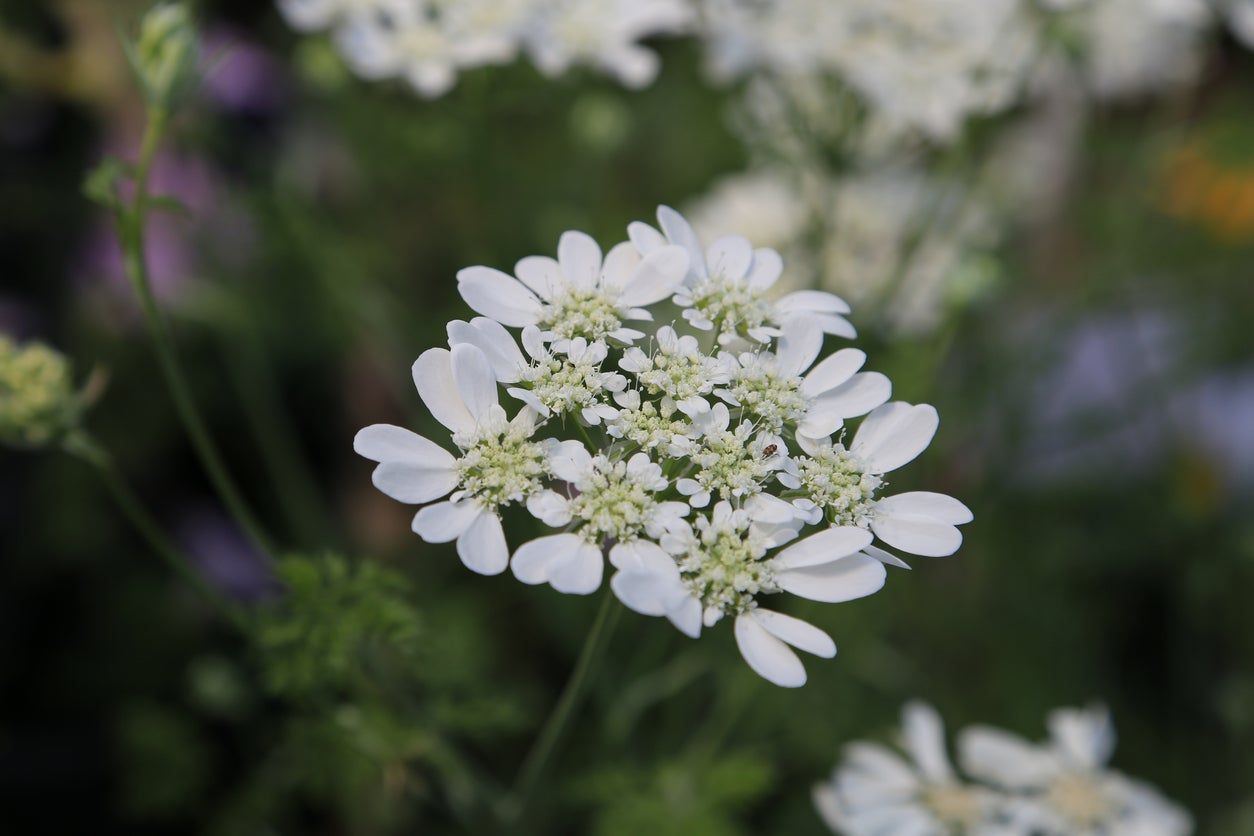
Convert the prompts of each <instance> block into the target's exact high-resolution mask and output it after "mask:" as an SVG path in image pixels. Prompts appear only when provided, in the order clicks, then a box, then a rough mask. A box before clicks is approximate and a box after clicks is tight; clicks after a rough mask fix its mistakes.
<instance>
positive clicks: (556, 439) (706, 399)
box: [355, 207, 971, 687]
mask: <svg viewBox="0 0 1254 836" xmlns="http://www.w3.org/2000/svg"><path fill="white" fill-rule="evenodd" d="M658 217H659V220H660V223H661V225H662V231H660V232H659V231H658V230H656V229H653V228H652V227H649V226H647V225H644V224H632V225H631V226H630V227H629V240H628V241H624V242H621V243H618V244H616V245H615V246H613V247H611V248H609V250H608V251H603V250H602V248H601V246H600V245H599V244H598V243H597V242H595V241H594V240H593V239H592V238H590V237H589V236H587V235H585V234H583V233H581V232H567V233H565V234H563V235H562V236H561V239H560V240H559V242H558V247H557V257H556V258H552V257H549V256H539V255H537V256H528V257H526V258H523V259H521V260H520V261H518V263H517V264H516V265H515V267H514V270H513V273H512V274H510V273H506V272H504V271H501V270H498V269H495V268H492V267H487V266H478V267H469V268H466V269H464V270H462V271H460V272H459V273H458V276H457V279H458V290H459V291H460V292H461V295H462V298H463V299H464V300H465V301H466V303H467V304H468V305H469V306H470V308H471V309H473V310H474V311H475V312H476V313H478V314H480V316H477V317H473V318H470V319H468V320H454V321H453V322H450V323H449V324H448V329H447V330H448V338H449V340H448V345H449V347H448V348H447V349H446V348H442V347H441V348H432V349H429V350H428V351H426V352H424V353H423V355H422V356H421V357H419V358H418V361H417V362H416V363H415V364H414V383H415V385H416V386H417V388H418V395H419V397H420V398H421V399H422V400H423V402H424V403H425V404H426V405H427V408H428V409H429V410H430V411H431V414H432V416H433V417H434V418H435V419H436V421H438V422H439V423H440V424H442V425H444V427H445V428H446V429H448V430H449V432H450V436H451V437H450V438H449V443H448V444H446V445H441V444H438V443H436V442H435V441H431V440H429V439H427V438H424V437H422V436H419V435H417V434H415V433H413V432H411V431H409V430H406V429H402V428H400V427H394V426H389V425H382V424H380V425H375V426H371V427H367V428H366V429H364V430H362V431H361V432H360V433H358V435H357V439H356V442H355V448H356V450H357V452H358V453H360V454H361V455H363V456H365V457H366V458H368V459H371V460H372V461H375V462H378V467H377V468H376V469H375V472H374V483H375V485H376V486H377V487H378V488H379V489H380V490H382V491H383V492H384V493H386V494H387V495H388V496H391V497H392V498H394V499H397V500H399V501H401V502H407V503H410V504H414V505H422V506H424V507H422V508H421V509H420V510H419V511H418V513H417V515H416V516H415V517H414V524H413V528H414V531H415V533H417V534H418V535H419V536H420V537H422V538H423V539H424V540H426V541H428V542H432V543H442V542H449V541H453V540H456V542H457V552H458V555H459V556H460V557H461V559H462V561H463V562H464V563H465V564H466V565H467V566H468V567H469V568H470V569H472V570H474V571H476V572H480V573H482V574H497V573H501V572H504V571H505V570H506V569H507V568H509V569H512V571H513V574H514V576H515V577H516V578H517V579H518V580H520V581H522V582H523V583H526V584H535V585H538V584H548V585H549V586H552V587H553V588H554V589H556V590H558V591H559V592H565V593H570V594H579V595H586V594H589V593H591V592H594V591H595V590H597V589H598V588H600V586H601V585H602V583H603V581H604V579H605V575H606V568H607V565H608V567H609V568H610V569H611V570H612V572H613V576H612V578H611V580H610V586H611V588H612V590H613V592H614V594H615V595H616V596H617V597H618V598H619V599H620V600H621V601H622V602H623V603H624V604H625V605H626V606H627V607H629V608H630V609H632V610H635V611H636V612H639V613H641V614H643V615H649V616H658V617H665V618H667V619H668V620H669V621H671V623H672V624H674V625H675V627H676V628H678V629H679V630H680V631H682V632H683V633H685V634H686V635H688V636H691V637H693V638H696V637H698V636H699V635H700V634H701V632H702V630H703V629H708V628H711V627H714V626H715V625H716V624H718V623H719V622H720V621H722V620H723V619H724V618H730V620H731V621H732V622H733V623H734V632H735V636H736V641H737V644H738V646H739V648H740V651H741V654H742V655H743V656H744V658H745V661H746V662H747V663H748V664H749V666H750V667H751V668H752V669H753V670H755V671H756V672H757V673H759V674H761V675H762V676H763V677H765V678H766V679H768V680H770V681H771V682H774V683H776V684H778V685H782V686H786V687H796V686H799V685H802V684H804V683H805V681H806V672H805V668H804V667H803V666H802V663H801V661H800V659H799V658H798V656H797V654H796V652H795V650H803V651H806V652H807V653H811V654H813V655H817V656H820V657H830V656H833V655H835V653H836V646H835V644H834V643H833V642H832V640H831V638H829V637H828V636H827V635H826V634H825V633H823V632H822V631H821V630H819V629H818V628H817V627H814V626H812V625H810V624H807V623H805V622H803V621H800V620H798V619H796V618H793V617H792V616H789V615H786V614H785V613H783V612H778V611H776V610H775V609H773V608H768V607H766V606H765V602H766V600H767V599H769V598H770V597H771V596H775V595H781V594H783V593H788V594H791V595H794V596H797V597H800V598H806V599H809V600H813V601H822V602H827V603H841V602H845V601H852V600H855V599H857V598H862V597H865V596H867V595H870V594H872V593H874V592H876V591H878V590H879V589H880V588H881V587H882V586H883V585H884V582H885V579H886V569H885V564H891V565H896V566H905V564H904V563H903V562H902V560H901V559H900V558H899V557H898V556H896V555H895V554H892V553H891V552H889V551H887V550H885V549H884V548H881V547H879V546H876V545H873V543H874V541H875V540H876V539H878V540H879V541H881V543H882V544H884V545H886V546H890V547H893V548H897V549H900V550H902V551H905V552H909V553H913V554H918V555H926V556H943V555H949V554H952V553H954V552H955V551H956V550H957V549H958V547H959V545H960V544H961V541H962V535H961V534H960V533H959V531H958V529H957V526H958V525H961V524H963V523H966V522H969V521H970V520H971V514H970V512H969V511H968V510H967V509H966V507H965V506H963V505H962V503H960V502H958V501H957V500H955V499H951V498H950V497H947V496H943V495H941V494H936V493H928V492H911V493H902V494H896V495H886V491H885V488H886V482H885V477H886V474H889V473H890V472H892V471H894V470H896V469H897V468H899V467H902V466H904V465H905V464H907V463H908V462H910V461H911V460H913V459H914V458H915V457H916V456H918V455H919V454H920V453H921V452H922V451H923V449H924V448H925V447H927V445H928V443H929V442H930V441H931V439H932V436H933V435H934V434H935V432H936V428H937V425H938V418H937V415H936V411H935V410H934V409H932V408H931V407H930V406H912V405H910V404H906V403H901V402H892V403H889V402H888V399H889V396H890V394H891V391H892V387H891V385H890V383H889V381H888V379H887V378H885V377H884V376H883V375H881V374H879V373H878V372H873V371H871V372H868V371H862V370H861V369H862V367H863V366H864V365H865V363H866V359H867V358H866V355H865V354H863V353H862V352H861V351H858V350H857V349H852V348H841V349H839V350H837V351H835V352H833V353H832V354H830V355H828V356H823V354H824V347H825V345H824V344H825V342H826V340H827V338H828V337H830V336H836V337H850V336H853V329H852V327H851V326H849V323H848V321H847V320H845V319H844V318H843V314H844V313H847V312H848V310H849V309H848V306H846V305H845V303H844V302H843V301H842V300H841V299H839V298H838V297H836V296H833V295H831V294H827V293H818V292H816V291H799V292H794V293H791V294H788V295H784V296H782V297H777V296H776V295H774V294H773V292H772V286H773V285H774V283H775V281H776V279H778V278H779V276H780V274H781V272H782V270H783V261H782V259H781V258H780V257H779V255H778V254H777V253H775V252H774V251H772V250H769V249H764V248H757V249H755V248H754V247H753V246H752V245H751V244H750V243H749V242H748V241H746V240H744V239H743V238H738V237H734V236H728V237H724V238H720V239H718V240H717V241H715V242H714V243H713V244H711V245H710V246H709V247H708V248H703V247H701V245H700V243H699V242H698V241H697V240H696V236H695V234H694V233H693V232H692V228H691V226H689V225H688V223H687V221H686V220H684V218H683V217H682V216H681V215H679V213H677V212H675V211H674V210H671V209H668V208H666V207H662V208H661V209H660V210H659V212H658ZM663 305H666V306H667V307H662V306H663ZM672 306H678V309H679V315H678V316H676V315H675V313H674V312H675V308H674V307H672ZM662 311H667V312H668V313H667V314H666V316H667V317H668V319H669V320H670V321H660V322H659V321H658V320H659V319H660V315H661V312H662ZM628 323H631V325H628ZM637 324H638V325H639V326H640V327H639V328H637V327H634V326H635V325H637ZM511 329H516V330H511ZM863 416H865V417H863ZM860 417H863V420H862V421H861V424H860V426H858V427H857V429H856V432H853V433H852V440H851V441H849V442H848V446H846V441H845V435H844V434H845V433H846V432H847V431H849V427H848V426H847V424H848V422H850V421H855V420H857V419H858V418H860ZM509 506H520V507H522V508H525V509H526V510H527V511H528V512H530V514H531V515H532V516H533V517H535V518H536V520H538V521H539V523H541V524H543V525H544V526H546V527H547V528H548V529H549V531H548V532H546V533H544V534H542V535H541V536H539V537H536V538H534V539H531V540H529V541H525V542H520V541H523V540H525V538H524V537H510V538H507V536H506V532H505V530H504V527H503V525H502V521H501V511H502V509H504V508H506V507H509ZM511 540H512V541H513V545H514V549H513V551H512V555H511V549H510V541H511Z"/></svg>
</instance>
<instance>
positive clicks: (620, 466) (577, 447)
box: [511, 441, 688, 595]
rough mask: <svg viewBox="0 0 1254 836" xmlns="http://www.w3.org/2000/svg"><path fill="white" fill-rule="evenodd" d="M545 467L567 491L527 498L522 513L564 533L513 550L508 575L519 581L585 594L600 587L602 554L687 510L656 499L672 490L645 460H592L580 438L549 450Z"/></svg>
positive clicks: (661, 528) (670, 523)
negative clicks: (547, 462) (549, 454)
mask: <svg viewBox="0 0 1254 836" xmlns="http://www.w3.org/2000/svg"><path fill="white" fill-rule="evenodd" d="M551 467H552V470H553V473H554V475H555V476H557V477H558V478H559V479H563V480H565V481H566V482H567V483H568V485H569V486H570V487H569V489H568V493H567V494H565V495H563V494H562V493H559V492H558V491H555V490H545V491H541V492H539V493H535V494H532V496H531V498H530V499H528V500H527V510H529V511H530V512H531V513H532V514H533V515H534V516H535V517H536V518H537V519H539V520H541V521H542V522H544V524H545V525H548V526H550V527H553V528H563V527H566V528H568V531H566V532H565V533H562V534H553V535H549V536H547V537H540V538H537V539H535V540H532V541H531V542H529V543H526V544H524V545H523V546H520V547H519V549H518V551H516V552H515V553H514V559H513V563H512V564H511V565H512V567H513V570H514V575H515V576H516V577H517V578H518V579H519V580H520V581H522V582H523V583H528V584H537V583H549V584H551V585H552V586H553V588H554V589H556V590H558V591H559V592H569V593H573V594H581V595H582V594H588V593H590V592H593V591H595V590H596V589H597V588H598V587H599V586H600V585H601V575H602V571H603V565H602V564H603V559H602V557H601V553H602V550H603V549H604V548H606V547H607V546H608V547H609V551H610V559H611V560H613V559H614V555H615V553H616V552H617V551H619V550H621V549H624V548H629V547H630V544H632V543H634V542H635V541H636V540H637V538H639V537H641V536H648V537H652V538H655V539H656V538H658V537H661V536H663V535H664V533H665V532H666V531H668V530H670V529H671V528H672V527H674V526H676V525H677V524H679V522H680V520H682V519H683V517H684V516H685V515H687V513H688V505H687V504H686V503H683V502H674V501H664V500H662V499H660V498H659V496H658V494H659V493H660V492H662V491H665V490H666V489H667V488H669V487H670V481H669V480H667V479H666V478H665V477H664V476H663V475H662V468H660V467H658V466H657V465H656V464H654V463H653V462H652V461H650V459H649V457H648V455H646V454H644V453H636V454H635V455H634V456H632V457H631V458H630V459H628V460H627V461H611V460H610V459H609V458H608V457H606V456H604V455H598V456H593V455H591V454H590V453H589V452H588V450H587V449H586V448H585V447H584V446H583V444H581V443H580V442H578V441H567V442H563V443H562V444H561V445H559V446H558V447H557V448H555V450H554V453H553V456H552V459H551Z"/></svg>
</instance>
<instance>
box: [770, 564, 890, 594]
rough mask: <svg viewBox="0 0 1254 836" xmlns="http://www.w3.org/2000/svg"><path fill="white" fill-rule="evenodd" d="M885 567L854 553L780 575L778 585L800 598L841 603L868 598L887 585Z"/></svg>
mask: <svg viewBox="0 0 1254 836" xmlns="http://www.w3.org/2000/svg"><path fill="white" fill-rule="evenodd" d="M887 575H888V573H887V571H885V569H884V564H883V563H880V562H879V561H878V560H876V559H875V558H873V557H868V556H867V555H865V554H854V555H850V556H848V557H842V558H841V559H839V560H833V561H831V562H830V563H824V564H822V565H820V566H810V567H807V568H804V569H789V570H787V571H784V572H780V573H779V576H778V578H779V586H780V588H781V589H783V590H784V591H785V592H791V593H792V594H793V595H796V596H798V597H800V598H808V599H809V600H811V601H822V602H823V603H825V604H840V603H843V602H845V601H853V600H856V599H858V598H865V597H866V596H868V595H872V594H874V593H876V592H878V591H879V590H880V589H882V588H883V586H884V579H885V578H886V577H887Z"/></svg>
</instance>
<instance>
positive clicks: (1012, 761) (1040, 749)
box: [814, 702, 1193, 836]
mask: <svg viewBox="0 0 1254 836" xmlns="http://www.w3.org/2000/svg"><path fill="white" fill-rule="evenodd" d="M1048 724H1049V733H1050V739H1049V740H1048V741H1046V742H1045V743H1041V744H1035V743H1030V742H1029V741H1026V740H1024V739H1022V738H1020V737H1018V736H1016V735H1013V734H1010V733H1009V732H1005V731H1001V730H1000V729H994V728H989V727H980V726H977V727H973V728H969V729H966V730H964V731H963V732H962V733H961V734H960V735H959V736H958V759H959V762H960V764H961V766H962V771H963V772H964V773H966V775H967V776H968V778H969V779H970V780H964V779H963V778H962V777H960V776H959V775H958V774H957V772H956V771H955V770H954V768H953V766H952V764H951V762H950V759H949V755H948V754H947V752H946V744H945V731H944V728H943V726H942V724H941V719H940V716H939V715H938V714H937V713H936V711H935V710H934V709H933V708H931V707H930V706H927V705H924V704H922V703H917V702H916V703H911V704H909V705H907V706H906V707H905V709H904V710H903V711H902V723H901V732H900V744H901V748H902V750H904V753H905V755H906V757H902V756H901V755H899V754H898V753H897V752H896V751H894V750H892V749H890V748H888V747H887V746H883V745H880V744H878V743H869V742H859V743H853V744H850V745H849V746H848V747H846V750H845V760H844V763H842V764H841V765H839V766H838V767H837V768H836V770H835V771H834V772H833V774H832V777H831V780H829V781H828V782H826V783H823V784H820V785H819V786H817V787H815V789H814V802H815V805H816V806H817V807H818V810H819V814H820V815H821V816H822V817H823V819H824V821H825V822H827V824H828V826H829V827H830V828H831V829H832V831H833V832H835V833H839V834H844V836H871V834H876V836H878V834H887V833H915V834H920V836H924V835H925V834H926V836H1187V834H1189V833H1191V832H1192V830H1193V823H1192V820H1191V818H1190V816H1189V815H1188V813H1186V812H1185V811H1184V810H1182V809H1180V807H1178V806H1177V805H1175V804H1173V803H1172V802H1170V801H1168V800H1167V799H1166V798H1164V797H1163V796H1162V795H1161V794H1160V793H1159V792H1158V791H1157V790H1155V789H1154V788H1153V787H1151V786H1149V785H1147V784H1144V783H1141V782H1139V781H1135V780H1133V779H1131V778H1128V777H1127V776H1125V775H1123V774H1121V773H1119V772H1116V771H1114V770H1112V769H1109V768H1108V767H1107V765H1106V764H1107V762H1108V761H1109V760H1110V756H1111V754H1112V752H1113V751H1114V742H1115V737H1114V728H1113V727H1112V725H1111V721H1110V715H1109V714H1108V713H1107V711H1106V710H1105V709H1104V708H1099V707H1094V708H1088V709H1058V710H1056V711H1053V712H1051V713H1050V715H1049V720H1048Z"/></svg>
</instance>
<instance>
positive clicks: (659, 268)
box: [618, 246, 688, 307]
mask: <svg viewBox="0 0 1254 836" xmlns="http://www.w3.org/2000/svg"><path fill="white" fill-rule="evenodd" d="M687 273H688V251H687V250H685V249H683V248H682V247H674V246H670V247H662V248H661V249H659V250H654V251H653V252H651V253H649V254H648V255H647V256H645V257H644V259H643V260H641V262H640V264H639V265H638V266H637V267H636V269H635V271H634V272H633V273H632V275H631V278H630V279H629V280H628V281H627V284H626V285H625V286H624V287H623V291H622V294H621V295H620V296H619V299H618V302H619V304H620V305H626V306H628V307H636V306H639V305H652V304H653V303H655V302H660V301H662V300H663V299H665V298H666V297H668V296H670V295H671V294H673V293H674V292H675V291H676V290H678V289H679V286H680V284H681V283H682V282H683V280H684V276H685V275H687Z"/></svg>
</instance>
